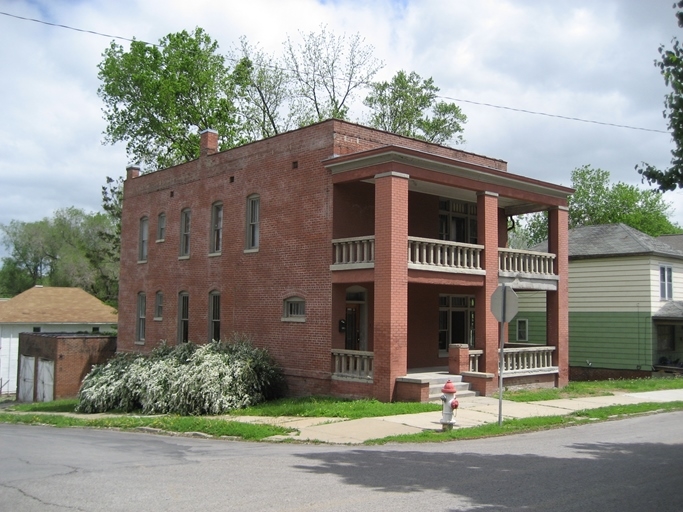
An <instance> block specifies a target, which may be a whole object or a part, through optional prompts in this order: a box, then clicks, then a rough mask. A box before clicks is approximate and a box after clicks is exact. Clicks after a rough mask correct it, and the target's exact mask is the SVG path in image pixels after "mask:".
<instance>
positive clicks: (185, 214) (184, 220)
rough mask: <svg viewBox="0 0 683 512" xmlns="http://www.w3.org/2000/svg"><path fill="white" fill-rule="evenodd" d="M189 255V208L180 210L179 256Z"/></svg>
mask: <svg viewBox="0 0 683 512" xmlns="http://www.w3.org/2000/svg"><path fill="white" fill-rule="evenodd" d="M189 255H190V209H189V208H186V209H185V210H183V211H182V212H180V256H189Z"/></svg>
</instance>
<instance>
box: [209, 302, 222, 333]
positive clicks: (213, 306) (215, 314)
mask: <svg viewBox="0 0 683 512" xmlns="http://www.w3.org/2000/svg"><path fill="white" fill-rule="evenodd" d="M220 339H221V294H220V293H218V292H211V293H210V294H209V341H212V340H215V341H219V340H220Z"/></svg>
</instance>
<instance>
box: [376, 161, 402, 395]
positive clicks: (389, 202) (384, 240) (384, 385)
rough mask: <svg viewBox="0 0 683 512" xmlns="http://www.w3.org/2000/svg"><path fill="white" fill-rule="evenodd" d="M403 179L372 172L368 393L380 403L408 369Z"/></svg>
mask: <svg viewBox="0 0 683 512" xmlns="http://www.w3.org/2000/svg"><path fill="white" fill-rule="evenodd" d="M408 178H409V176H408V175H407V174H403V173H399V172H387V173H382V174H378V175H376V176H375V305H374V308H375V320H374V331H373V332H374V361H373V394H374V396H375V398H377V399H378V400H381V401H383V402H390V401H391V400H392V399H393V398H394V387H395V385H396V377H400V376H402V375H405V374H406V372H407V370H408Z"/></svg>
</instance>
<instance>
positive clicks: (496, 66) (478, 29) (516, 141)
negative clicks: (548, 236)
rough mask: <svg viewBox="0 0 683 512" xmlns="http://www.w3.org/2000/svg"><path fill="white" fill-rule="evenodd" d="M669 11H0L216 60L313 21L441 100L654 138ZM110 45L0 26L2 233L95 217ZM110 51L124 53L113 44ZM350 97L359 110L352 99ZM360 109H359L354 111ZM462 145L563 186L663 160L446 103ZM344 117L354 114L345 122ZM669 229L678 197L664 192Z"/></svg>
mask: <svg viewBox="0 0 683 512" xmlns="http://www.w3.org/2000/svg"><path fill="white" fill-rule="evenodd" d="M671 5H672V1H671V0H649V1H647V2H645V1H643V0H603V1H600V2H595V1H589V0H575V1H573V2H538V1H531V0H527V1H525V0H515V1H506V0H460V1H453V0H419V1H418V0H413V1H410V0H404V1H391V0H378V1H375V2H360V1H344V0H336V1H320V0H279V1H278V2H270V1H266V0H250V1H249V2H243V1H232V0H230V1H224V2H215V1H211V2H209V1H206V0H195V1H193V2H187V1H182V2H180V1H175V0H165V1H161V0H144V1H143V0H119V1H116V2H112V1H108V0H89V1H60V2H54V1H49V0H42V1H41V0H32V1H17V0H3V1H2V2H0V11H3V12H7V13H11V14H15V15H19V16H25V17H31V18H39V19H44V20H46V21H50V22H52V23H58V24H64V25H70V26H73V27H78V28H82V29H86V30H93V31H97V32H103V33H107V34H115V35H121V36H124V37H135V38H138V39H142V40H145V41H151V42H156V41H158V40H159V38H161V37H163V36H164V35H166V34H168V33H169V32H176V31H179V30H182V29H188V30H190V29H193V28H194V27H195V26H201V27H203V28H204V29H206V30H207V32H208V33H209V34H210V35H211V36H212V37H213V38H214V39H216V40H217V41H218V42H219V44H220V46H221V49H222V50H223V51H224V52H227V51H229V49H230V48H231V47H233V46H236V45H237V44H238V41H239V37H240V36H246V38H247V40H248V41H249V42H250V43H252V44H258V45H260V46H261V47H262V48H263V49H265V50H267V51H270V52H275V53H279V52H281V49H282V43H283V41H285V40H286V39H287V37H288V36H290V37H292V39H294V40H295V39H296V38H297V37H298V32H299V31H303V32H309V31H316V30H318V28H319V27H320V26H321V25H323V24H325V25H327V26H328V28H329V29H331V30H333V31H334V32H335V33H337V34H343V33H347V34H353V33H356V32H358V33H360V34H361V36H363V37H364V38H365V40H366V43H369V44H372V45H373V46H374V47H375V56H376V57H378V58H379V59H381V60H383V61H384V63H385V67H384V68H383V69H382V71H381V72H380V74H379V75H378V76H377V78H378V79H382V80H384V79H389V78H390V77H391V76H392V75H393V74H395V73H396V71H398V70H399V69H405V70H408V71H416V72H418V73H419V74H421V75H422V76H423V77H428V76H431V77H433V78H434V81H435V83H436V84H437V85H438V86H439V87H440V88H441V95H442V96H443V97H445V98H453V99H457V100H468V101H470V102H477V103H489V104H494V105H499V106H507V107H513V108H517V109H525V110H532V111H540V112H546V113H553V114H559V115H562V116H567V117H576V118H582V119H589V120H597V121H602V122H607V123H614V124H623V125H629V126H635V127H643V128H649V129H654V130H666V122H665V119H664V118H663V117H662V110H663V96H664V94H665V92H666V89H665V86H664V83H663V80H662V78H661V76H660V74H659V72H658V70H657V69H656V68H655V67H654V65H653V60H654V59H655V58H656V57H657V55H658V54H657V48H658V46H659V45H660V44H662V43H664V44H669V42H670V40H671V38H672V37H673V36H675V35H680V34H681V33H682V32H683V31H682V30H681V29H679V28H678V27H677V25H676V20H675V17H674V10H673V9H672V8H671ZM109 42H110V39H109V38H106V37H100V36H97V35H93V34H88V33H83V32H75V31H70V30H65V29H61V28H57V27H52V26H47V25H42V24H38V23H33V22H29V21H22V20H18V19H15V18H11V17H7V16H2V15H0V62H2V68H3V72H2V73H1V76H0V140H2V144H0V194H2V196H1V197H2V201H1V202H0V223H4V224H6V223H8V222H9V221H10V220H11V219H19V220H22V221H35V220H39V219H41V218H43V217H45V216H49V215H51V214H52V212H54V210H55V209H58V208H62V207H68V206H76V207H79V208H84V209H86V210H92V211H94V210H98V209H99V207H100V188H101V186H102V185H103V184H104V182H105V178H106V176H113V177H116V176H120V175H123V174H124V171H125V167H126V165H127V164H128V160H127V158H126V155H125V149H124V146H123V145H116V146H104V145H102V139H103V137H102V132H103V130H104V128H105V123H104V120H103V119H102V113H101V108H102V104H101V101H100V99H99V98H98V97H97V87H98V85H99V84H98V80H97V64H98V62H99V61H100V60H101V55H102V52H103V51H104V49H105V48H106V47H107V46H108V45H109ZM122 44H124V46H125V45H126V44H127V43H125V42H122ZM360 99H361V98H358V100H357V101H360ZM357 104H358V103H357ZM459 105H460V106H461V108H462V110H463V111H464V112H465V114H466V115H467V116H468V118H469V121H468V123H467V125H466V127H465V139H466V143H465V144H464V145H463V146H462V149H464V150H467V151H472V152H475V153H480V154H484V155H487V156H491V157H494V158H500V159H503V160H506V161H507V162H508V168H509V170H510V171H511V172H514V173H518V174H523V175H528V176H531V177H534V178H539V179H543V180H547V181H552V182H555V183H560V184H564V185H569V176H570V172H571V170H572V169H574V168H576V167H579V166H581V165H584V164H590V165H592V166H594V167H601V168H603V169H606V170H608V171H610V172H611V174H612V178H613V180H615V181H617V180H618V181H624V182H627V183H634V184H640V177H639V176H638V174H637V173H636V172H635V170H634V166H635V165H636V164H638V163H640V162H641V161H647V162H650V163H653V164H656V165H660V166H661V165H666V164H667V163H668V162H669V160H670V155H669V151H670V149H671V141H670V136H669V135H668V134H666V133H657V132H649V131H640V130H629V129H625V128H615V127H610V126H604V125H598V124H588V123H581V122H576V121H569V120H564V119H559V118H553V117H546V116H539V115H530V114H524V113H520V112H516V111H512V110H506V109H500V108H492V107H487V106H483V105H478V104H476V103H469V102H459ZM351 114H352V117H354V116H355V117H354V120H356V119H357V116H358V115H359V111H356V112H354V111H352V113H351ZM665 197H666V198H667V200H668V201H670V202H672V203H675V206H676V207H677V210H676V213H675V217H674V218H675V220H676V221H677V222H679V223H680V224H682V225H683V194H681V193H680V192H678V193H676V194H667V195H666V196H665Z"/></svg>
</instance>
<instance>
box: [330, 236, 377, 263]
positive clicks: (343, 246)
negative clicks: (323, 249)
mask: <svg viewBox="0 0 683 512" xmlns="http://www.w3.org/2000/svg"><path fill="white" fill-rule="evenodd" d="M332 247H333V249H334V261H333V266H342V267H343V266H347V265H348V266H352V267H353V268H372V267H373V266H374V264H375V237H374V236H357V237H353V238H337V239H336V240H332Z"/></svg>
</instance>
